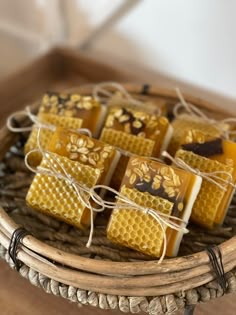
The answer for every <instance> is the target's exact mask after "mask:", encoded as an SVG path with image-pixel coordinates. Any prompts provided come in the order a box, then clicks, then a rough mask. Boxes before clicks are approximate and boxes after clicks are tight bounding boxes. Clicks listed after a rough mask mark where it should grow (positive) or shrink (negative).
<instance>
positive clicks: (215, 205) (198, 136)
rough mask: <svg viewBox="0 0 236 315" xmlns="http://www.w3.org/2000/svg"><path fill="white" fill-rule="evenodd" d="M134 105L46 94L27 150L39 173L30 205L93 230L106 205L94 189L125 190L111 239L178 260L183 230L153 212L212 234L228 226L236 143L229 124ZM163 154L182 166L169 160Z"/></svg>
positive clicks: (111, 221)
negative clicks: (171, 117) (172, 116)
mask: <svg viewBox="0 0 236 315" xmlns="http://www.w3.org/2000/svg"><path fill="white" fill-rule="evenodd" d="M135 97H137V100H138V101H137V102H134V99H126V98H123V97H122V96H121V95H119V93H115V94H114V95H113V96H112V97H111V98H110V99H109V100H108V101H107V102H106V103H101V102H99V101H98V100H97V99H94V98H93V97H91V96H82V95H79V94H76V93H72V94H70V93H46V94H45V95H44V97H43V98H42V101H41V105H40V107H39V112H38V115H37V121H38V123H36V124H35V125H34V126H33V129H32V132H31V134H30V135H29V138H28V141H27V143H26V145H25V153H28V155H27V156H28V163H29V164H30V165H31V166H33V167H37V168H36V175H35V177H34V179H33V181H32V184H31V186H30V188H29V191H28V194H27V197H26V201H27V204H28V205H29V206H30V207H32V208H34V209H36V210H38V211H41V212H43V213H45V214H48V215H51V216H54V217H56V218H57V219H59V220H62V221H65V222H67V223H69V224H72V225H74V226H76V227H78V228H80V229H85V228H89V225H90V223H91V219H92V220H95V216H94V211H93V209H94V208H96V207H99V206H101V203H100V204H98V202H97V200H98V199H96V198H94V196H93V193H94V190H93V188H94V186H96V185H99V187H100V188H101V189H98V190H96V193H97V194H99V198H101V199H100V200H104V201H106V200H107V199H106V198H107V196H106V194H105V193H106V190H105V189H102V187H103V188H104V186H109V187H112V188H113V189H116V190H117V192H116V198H114V196H109V198H113V200H112V201H113V205H114V206H113V210H111V211H110V212H109V218H108V221H107V237H108V239H109V240H111V241H112V242H114V243H116V244H119V245H123V246H126V247H129V248H132V249H134V250H137V251H140V252H142V253H144V254H146V255H150V256H153V257H160V256H161V255H162V253H163V248H164V240H165V241H166V244H167V248H166V251H165V254H166V255H167V256H176V255H177V254H178V250H179V247H180V244H181V240H182V237H183V232H182V230H181V229H179V230H175V229H173V228H171V227H170V226H167V225H166V224H163V223H160V222H159V221H158V220H157V219H156V218H155V217H154V216H151V215H150V212H149V210H151V211H153V212H154V213H155V214H156V217H159V216H162V215H163V216H164V217H165V219H166V220H167V221H168V218H169V217H171V219H172V220H174V222H175V223H176V224H179V225H180V227H185V225H187V224H188V221H189V220H190V221H192V222H194V223H195V224H199V225H201V226H203V227H205V228H214V227H215V226H217V225H220V224H222V223H223V221H224V217H225V215H226V212H227V208H228V206H229V204H230V201H231V198H232V196H233V193H234V190H235V183H236V144H235V143H234V142H231V141H229V140H225V139H224V137H223V135H224V133H225V132H227V130H229V126H228V125H227V124H226V123H220V124H217V126H216V125H215V124H212V123H211V124H208V123H207V121H204V120H202V119H199V118H196V117H193V116H191V115H189V114H182V115H179V116H178V117H177V118H176V119H174V120H173V121H172V122H170V121H169V119H168V118H167V116H166V115H167V112H169V109H168V108H167V103H166V101H165V99H164V98H163V99H152V98H148V97H145V96H135ZM81 128H87V129H89V131H90V132H91V135H92V136H91V137H90V136H88V135H86V134H84V133H83V130H82V129H81ZM35 149H36V150H35ZM32 150H33V151H32ZM165 150H167V151H168V152H169V153H170V154H171V155H172V157H173V159H176V160H178V161H179V160H181V161H182V164H178V163H173V164H170V162H169V161H165V160H164V159H163V158H162V153H163V151H165ZM31 151H32V154H31ZM176 160H173V161H174V162H175V161H176ZM166 163H168V164H166ZM113 191H114V190H113ZM124 200H125V201H124ZM130 204H132V205H137V208H135V207H130ZM176 218H178V219H176ZM175 219H176V221H175ZM177 221H178V222H179V223H178V222H177Z"/></svg>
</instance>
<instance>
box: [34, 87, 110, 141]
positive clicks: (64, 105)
mask: <svg viewBox="0 0 236 315" xmlns="http://www.w3.org/2000/svg"><path fill="white" fill-rule="evenodd" d="M39 113H50V114H54V115H59V116H65V117H76V118H80V119H82V128H88V129H89V130H90V131H91V132H92V134H93V135H95V136H97V135H98V133H99V131H100V129H101V127H102V124H103V120H104V117H105V115H106V107H105V106H103V105H101V104H100V103H99V102H98V101H97V100H95V99H94V98H93V97H92V96H82V95H80V94H77V93H57V92H48V93H46V94H45V95H44V97H43V99H42V103H41V106H40V109H39Z"/></svg>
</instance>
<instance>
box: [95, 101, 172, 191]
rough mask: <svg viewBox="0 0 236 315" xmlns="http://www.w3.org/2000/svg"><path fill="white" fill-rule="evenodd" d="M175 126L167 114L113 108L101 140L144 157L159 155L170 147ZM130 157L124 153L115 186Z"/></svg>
mask: <svg viewBox="0 0 236 315" xmlns="http://www.w3.org/2000/svg"><path fill="white" fill-rule="evenodd" d="M171 136H172V127H171V126H170V124H169V121H168V119H167V118H166V117H163V116H157V115H152V114H150V113H147V112H144V111H141V110H138V109H137V108H136V109H131V108H125V107H111V108H109V112H108V116H107V119H106V122H105V126H104V128H103V130H102V133H101V136H100V139H101V140H102V141H104V142H106V143H109V144H112V145H114V146H115V147H117V148H119V149H121V150H123V151H127V152H129V153H132V154H136V155H140V156H154V157H158V156H159V155H160V153H161V152H162V151H163V150H165V149H166V147H167V146H168V143H169V141H170V138H171ZM127 163H128V157H127V156H125V155H123V156H122V157H121V159H120V162H119V166H118V167H117V171H116V174H115V176H114V181H113V182H112V186H113V187H115V188H116V189H118V188H119V186H120V183H121V180H122V178H123V176H124V172H125V168H126V166H127Z"/></svg>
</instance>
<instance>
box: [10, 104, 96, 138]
mask: <svg viewBox="0 0 236 315" xmlns="http://www.w3.org/2000/svg"><path fill="white" fill-rule="evenodd" d="M21 116H25V117H28V118H29V119H30V121H31V122H32V123H33V125H32V126H29V127H14V123H13V122H14V120H15V119H16V118H18V117H21ZM6 125H7V128H8V129H9V130H10V131H12V132H27V131H32V129H33V127H36V128H38V129H47V130H51V131H53V132H54V131H55V130H56V128H57V126H55V125H53V124H50V123H47V122H43V121H41V119H40V118H39V117H38V116H37V115H34V114H33V113H32V112H31V110H30V106H26V107H25V109H24V110H22V111H18V112H14V113H13V114H11V115H10V116H9V117H8V119H7V123H6ZM69 130H71V129H69ZM72 131H76V132H78V133H82V134H85V135H87V136H88V137H92V133H91V131H90V130H89V129H87V128H79V129H76V130H72Z"/></svg>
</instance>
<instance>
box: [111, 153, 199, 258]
mask: <svg viewBox="0 0 236 315" xmlns="http://www.w3.org/2000/svg"><path fill="white" fill-rule="evenodd" d="M201 182H202V179H201V177H199V176H197V175H194V174H192V173H190V172H188V171H185V170H182V169H178V168H175V167H172V166H168V165H165V164H162V163H159V162H156V161H153V160H151V159H148V158H143V157H131V158H130V160H129V163H128V166H127V169H126V172H125V176H124V178H123V181H122V184H121V189H120V194H121V195H122V196H124V197H126V198H128V199H129V200H131V201H132V202H135V203H136V204H137V205H139V206H142V207H143V208H144V209H153V210H154V211H157V213H164V214H166V215H168V216H170V215H172V216H175V217H178V218H180V219H182V220H183V221H185V222H188V219H189V217H190V214H191V209H192V206H193V203H194V201H195V200H196V197H197V195H198V192H199V190H200V187H201ZM120 203H122V201H120V200H119V198H118V201H117V205H118V206H117V208H115V209H114V210H113V212H112V215H111V217H110V221H109V224H108V227H107V236H108V238H109V239H110V240H111V241H113V242H115V243H117V244H120V245H124V246H127V247H130V248H133V249H135V250H138V251H140V252H142V253H144V254H148V255H151V256H153V257H160V255H161V253H162V250H163V230H162V228H161V226H160V224H159V223H158V222H157V221H156V220H155V219H154V218H153V217H152V216H151V215H150V214H148V213H145V212H142V211H140V210H138V209H137V210H136V209H130V208H128V207H126V205H125V204H124V205H123V204H122V207H120V206H119V204H120ZM163 228H164V231H165V233H166V239H167V252H166V254H167V256H176V255H177V253H178V249H179V246H180V242H181V239H182V236H183V233H182V232H178V231H175V230H173V229H171V228H169V227H168V228H167V227H166V226H165V225H164V226H163Z"/></svg>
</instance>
